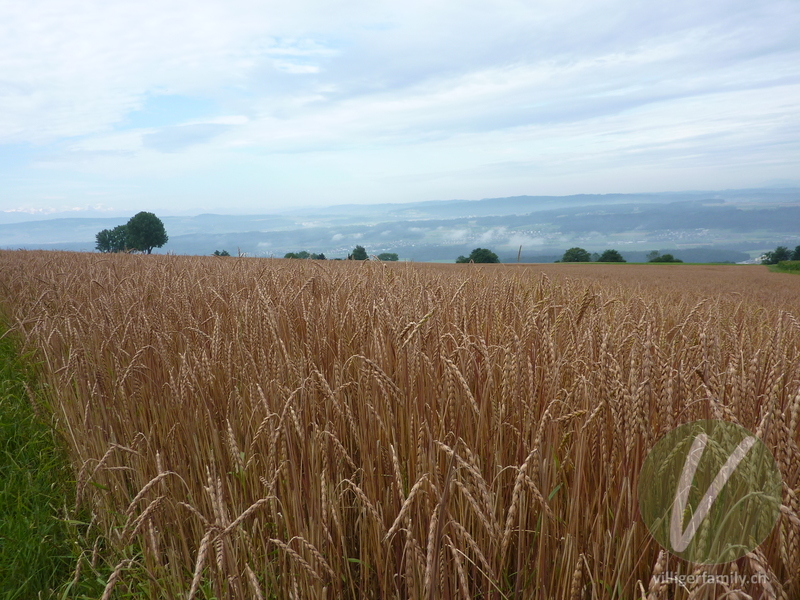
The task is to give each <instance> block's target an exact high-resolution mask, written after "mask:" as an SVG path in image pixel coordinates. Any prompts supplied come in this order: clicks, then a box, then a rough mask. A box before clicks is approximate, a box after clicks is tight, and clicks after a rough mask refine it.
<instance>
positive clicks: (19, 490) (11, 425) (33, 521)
mask: <svg viewBox="0 0 800 600" xmlns="http://www.w3.org/2000/svg"><path fill="white" fill-rule="evenodd" d="M32 380H33V378H32V371H31V368H30V367H29V366H27V365H26V364H25V362H24V361H23V360H22V359H20V358H19V357H18V356H17V351H16V347H15V345H14V343H13V341H12V340H11V339H10V338H9V337H8V336H6V337H4V338H2V339H0V600H12V599H17V598H20V599H28V598H38V597H40V596H39V593H40V592H41V593H42V594H41V597H44V598H47V597H48V596H50V595H51V593H52V591H53V590H55V589H56V588H58V587H59V586H61V585H62V584H63V582H64V581H65V580H67V579H68V578H69V576H70V574H71V572H72V565H73V563H74V559H73V553H72V551H71V547H70V536H69V531H68V528H67V524H66V523H65V521H64V520H63V518H62V515H63V510H64V506H65V503H66V502H68V500H67V498H68V494H69V492H70V491H71V490H70V487H71V485H70V483H71V479H72V477H71V474H70V469H69V466H68V464H67V460H66V457H65V455H64V453H63V451H62V450H61V448H60V447H59V445H58V443H57V441H56V438H55V436H54V433H53V430H52V428H51V427H50V425H49V424H48V423H46V422H43V421H42V419H41V418H40V416H39V415H37V414H36V412H37V411H35V410H34V407H33V404H32V403H31V401H30V398H29V396H28V392H27V390H26V387H25V385H26V383H28V382H31V381H32ZM72 494H74V489H73V490H72Z"/></svg>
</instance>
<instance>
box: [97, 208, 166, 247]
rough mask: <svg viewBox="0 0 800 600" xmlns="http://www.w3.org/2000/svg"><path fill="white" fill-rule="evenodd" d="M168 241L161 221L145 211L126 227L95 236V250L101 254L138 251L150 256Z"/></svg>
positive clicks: (133, 217)
mask: <svg viewBox="0 0 800 600" xmlns="http://www.w3.org/2000/svg"><path fill="white" fill-rule="evenodd" d="M168 240H169V237H167V232H166V230H165V229H164V223H162V222H161V219H159V218H158V217H157V216H155V215H154V214H153V213H150V212H144V211H143V212H140V213H137V214H135V215H134V216H132V217H131V218H130V219H129V220H128V222H127V223H126V224H125V225H117V226H116V227H114V229H103V230H102V231H100V232H98V233H97V235H96V236H95V241H96V245H95V248H96V249H97V250H99V251H100V252H130V251H134V250H138V251H139V252H147V253H148V254H150V253H151V252H152V250H153V248H160V247H161V246H163V245H164V244H166V243H167V241H168Z"/></svg>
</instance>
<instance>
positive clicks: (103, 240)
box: [95, 225, 129, 252]
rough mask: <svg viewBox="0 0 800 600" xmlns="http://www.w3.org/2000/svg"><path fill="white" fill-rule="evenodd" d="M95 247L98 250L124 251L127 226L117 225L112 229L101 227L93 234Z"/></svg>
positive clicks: (126, 240) (127, 248) (125, 248)
mask: <svg viewBox="0 0 800 600" xmlns="http://www.w3.org/2000/svg"><path fill="white" fill-rule="evenodd" d="M95 241H96V244H95V248H96V249H97V250H99V251H100V252H126V251H127V250H129V245H128V226H127V225H117V226H116V227H114V229H103V231H100V232H98V233H97V235H96V236H95Z"/></svg>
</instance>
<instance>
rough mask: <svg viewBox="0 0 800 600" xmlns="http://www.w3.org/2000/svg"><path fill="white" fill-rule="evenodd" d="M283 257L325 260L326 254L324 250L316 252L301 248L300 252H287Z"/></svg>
mask: <svg viewBox="0 0 800 600" xmlns="http://www.w3.org/2000/svg"><path fill="white" fill-rule="evenodd" d="M283 258H310V259H311V260H325V255H324V254H323V253H322V252H320V253H319V254H315V253H313V252H308V251H306V250H301V251H300V252H287V253H286V254H284V255H283Z"/></svg>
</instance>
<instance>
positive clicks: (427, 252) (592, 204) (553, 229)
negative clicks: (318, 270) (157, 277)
mask: <svg viewBox="0 0 800 600" xmlns="http://www.w3.org/2000/svg"><path fill="white" fill-rule="evenodd" d="M77 215H81V216H77ZM101 215H103V213H102V212H100V213H94V214H91V216H87V213H86V212H85V211H83V212H75V213H61V214H57V215H47V216H49V217H51V218H42V217H41V216H40V217H39V218H36V217H35V216H33V215H29V214H28V215H26V214H25V213H14V212H3V213H0V248H7V249H15V248H25V249H51V250H77V251H93V250H94V236H95V234H96V233H97V232H98V231H100V230H101V229H110V228H113V227H115V226H117V225H121V224H124V223H125V222H126V221H127V219H128V218H129V217H130V216H131V214H128V213H123V214H119V215H117V216H105V215H103V216H101ZM26 217H27V220H24V219H26ZM52 217H55V218H52ZM159 217H161V218H162V220H163V222H164V224H165V227H166V229H167V233H168V234H169V242H168V243H167V244H166V245H165V246H164V247H163V248H160V249H157V250H156V252H159V253H166V252H170V253H174V254H198V255H207V254H211V253H213V252H214V251H215V250H228V251H229V252H231V253H232V254H236V253H237V252H243V253H246V254H247V255H249V256H262V257H270V256H272V257H283V255H284V254H286V253H287V252H297V251H300V250H307V251H309V252H322V253H324V254H325V255H326V256H327V257H328V258H344V257H346V256H347V254H348V253H349V252H350V251H352V249H353V247H354V246H355V245H357V244H358V245H362V246H364V247H365V248H366V249H367V251H368V252H369V253H370V254H379V253H381V252H396V253H397V254H398V255H399V256H400V258H401V259H405V260H414V261H447V262H451V261H453V260H455V258H456V257H457V256H459V255H461V254H469V252H470V250H472V249H473V248H475V247H488V248H491V249H493V250H494V251H495V252H497V253H498V254H499V255H500V258H501V260H502V261H503V262H515V261H516V259H517V253H518V251H519V247H520V246H521V247H522V253H521V256H520V260H521V261H522V262H553V261H555V260H557V259H558V258H560V256H561V254H562V253H563V252H564V250H565V249H567V248H569V247H572V246H580V247H583V248H586V249H587V250H589V251H590V252H602V251H603V250H605V249H607V248H615V249H617V250H619V251H620V252H621V253H622V254H623V256H624V257H625V258H626V259H627V260H628V261H629V262H642V261H644V260H645V255H646V253H647V252H649V251H652V250H660V251H662V252H663V251H667V250H668V251H671V252H673V253H674V254H676V256H677V257H678V258H682V259H683V260H684V261H686V262H743V261H746V260H752V259H756V258H757V257H758V256H759V255H760V254H761V253H762V252H765V251H767V250H771V249H773V248H774V247H776V246H777V245H787V246H790V247H794V246H796V245H798V244H800V189H799V188H760V189H749V190H724V191H711V192H701V191H698V192H668V193H666V192H665V193H653V194H602V195H600V194H594V195H593V194H581V195H573V196H513V197H507V198H486V199H483V200H447V201H429V202H410V203H402V204H401V203H397V204H394V203H383V204H370V205H338V206H328V207H316V208H306V207H303V208H295V209H284V210H280V211H271V212H270V213H268V214H250V215H224V214H201V215H171V216H170V215H169V214H168V213H166V214H159Z"/></svg>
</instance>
